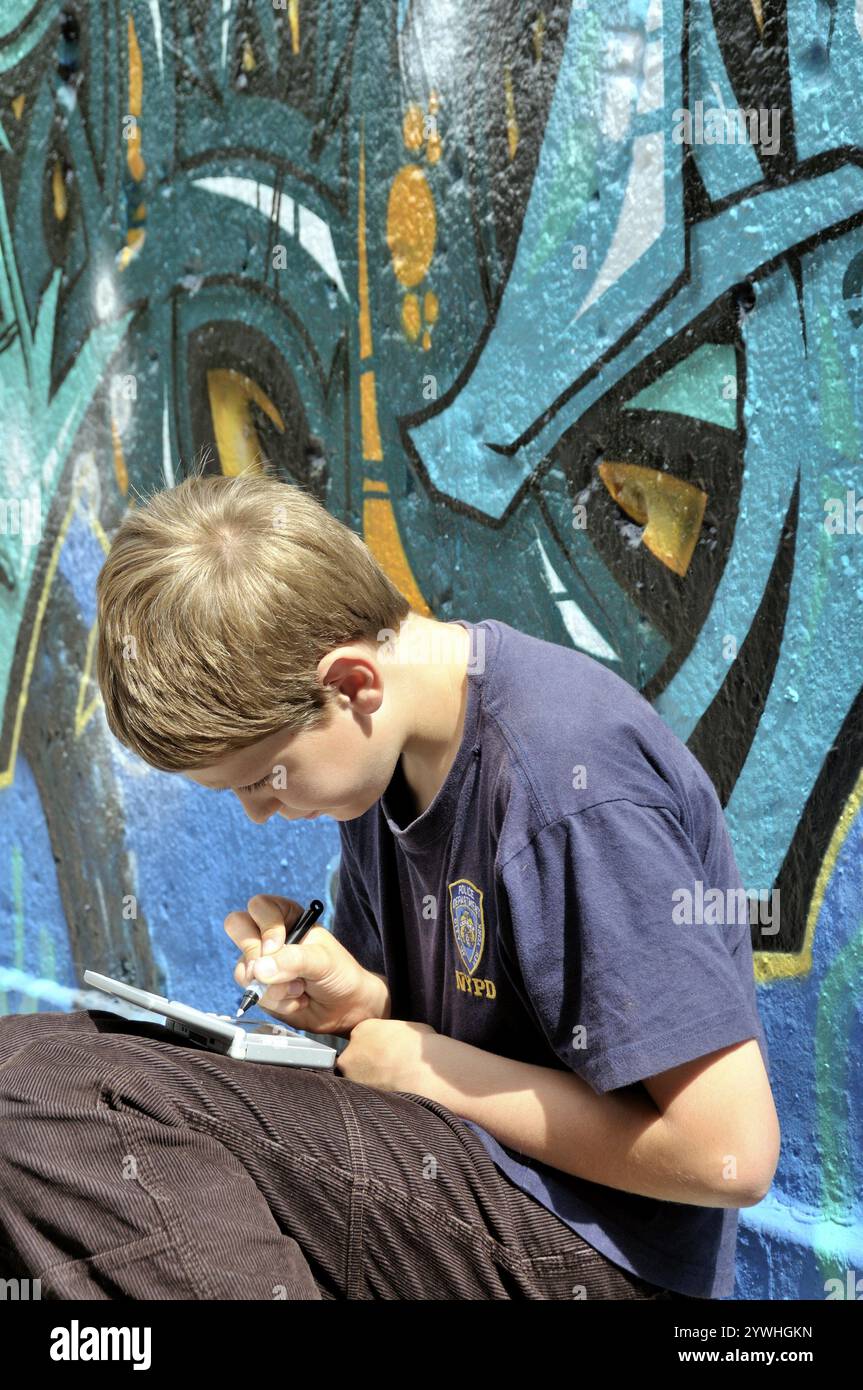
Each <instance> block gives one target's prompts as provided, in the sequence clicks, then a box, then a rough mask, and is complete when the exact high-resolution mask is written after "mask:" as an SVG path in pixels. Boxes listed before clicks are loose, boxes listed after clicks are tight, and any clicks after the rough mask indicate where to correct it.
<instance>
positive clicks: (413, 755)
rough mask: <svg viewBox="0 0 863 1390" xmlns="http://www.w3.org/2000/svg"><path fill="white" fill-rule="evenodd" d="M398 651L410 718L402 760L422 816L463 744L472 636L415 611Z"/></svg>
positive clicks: (408, 621) (398, 667)
mask: <svg viewBox="0 0 863 1390" xmlns="http://www.w3.org/2000/svg"><path fill="white" fill-rule="evenodd" d="M397 647H398V657H397V663H396V669H397V670H398V672H399V681H400V691H401V698H402V699H403V701H404V702H405V720H406V736H405V740H404V742H403V744H402V751H401V756H400V762H401V769H402V773H403V776H404V779H405V782H406V783H407V786H408V788H409V790H410V792H411V794H412V796H413V800H414V804H415V808H416V814H417V815H418V816H421V815H422V814H423V812H424V811H425V810H427V808H428V807H429V806H430V805H431V803H432V801H433V800H434V798H435V796H436V795H437V793H438V791H439V790H440V788H441V787H442V786H443V783H444V782H445V780H446V777H447V773H448V772H449V770H450V768H451V767H452V765H453V762H454V761H455V756H456V753H457V752H458V750H459V745H460V744H461V740H462V734H463V732H464V719H465V713H466V710H467V689H468V680H467V668H468V661H469V657H470V647H471V635H470V632H469V631H468V629H467V628H464V627H462V626H461V625H460V624H459V623H441V622H438V621H437V620H436V619H435V618H424V617H421V616H420V615H419V614H417V613H413V612H412V613H411V614H410V615H409V616H408V618H407V619H406V620H405V622H404V623H403V624H402V627H401V630H400V633H399V637H398V640H397Z"/></svg>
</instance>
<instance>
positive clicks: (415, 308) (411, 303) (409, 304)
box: [402, 290, 422, 342]
mask: <svg viewBox="0 0 863 1390" xmlns="http://www.w3.org/2000/svg"><path fill="white" fill-rule="evenodd" d="M421 327H422V315H421V313H420V302H419V300H418V299H417V297H416V295H415V294H414V293H413V291H410V290H409V291H408V293H407V294H406V295H405V297H404V299H403V300H402V328H403V329H404V331H405V334H406V336H407V337H408V338H410V339H411V341H412V342H416V340H417V338H418V337H419V335H420V328H421Z"/></svg>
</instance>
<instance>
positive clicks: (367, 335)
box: [357, 118, 372, 358]
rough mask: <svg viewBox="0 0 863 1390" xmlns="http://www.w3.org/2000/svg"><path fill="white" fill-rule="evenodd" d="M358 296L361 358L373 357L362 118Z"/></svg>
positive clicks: (361, 125)
mask: <svg viewBox="0 0 863 1390" xmlns="http://www.w3.org/2000/svg"><path fill="white" fill-rule="evenodd" d="M357 296H358V298H359V301H360V320H359V325H360V357H361V358H363V357H371V355H372V316H371V310H370V307H369V258H368V248H367V246H366V142H365V134H364V121H363V119H362V118H360V161H359V180H358V186H357Z"/></svg>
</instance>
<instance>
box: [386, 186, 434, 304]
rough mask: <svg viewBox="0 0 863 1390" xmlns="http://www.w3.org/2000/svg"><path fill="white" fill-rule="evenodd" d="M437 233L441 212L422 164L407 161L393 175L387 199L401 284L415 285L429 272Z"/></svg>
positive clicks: (389, 228)
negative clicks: (436, 205) (436, 210)
mask: <svg viewBox="0 0 863 1390" xmlns="http://www.w3.org/2000/svg"><path fill="white" fill-rule="evenodd" d="M436 235H437V215H436V213H435V205H434V198H433V197H432V191H431V189H430V188H429V186H428V181H427V179H426V176H425V174H424V173H423V171H422V169H421V168H420V167H419V165H418V164H406V165H405V166H404V168H403V169H400V170H399V172H398V173H397V174H396V176H395V178H394V179H393V183H392V187H391V188H390V194H389V199H388V202H387V245H388V246H389V248H390V254H391V255H392V258H393V269H394V270H395V273H396V277H397V279H398V280H399V281H400V282H401V284H403V285H405V286H407V287H408V288H412V287H413V286H414V285H418V284H419V282H420V280H422V279H423V277H424V276H425V275H426V274H427V273H428V269H429V266H430V265H431V262H432V256H433V255H434V247H435V237H436Z"/></svg>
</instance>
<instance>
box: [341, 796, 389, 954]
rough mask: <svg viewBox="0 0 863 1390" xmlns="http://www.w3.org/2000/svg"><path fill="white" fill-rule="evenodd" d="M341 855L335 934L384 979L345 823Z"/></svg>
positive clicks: (370, 914) (378, 945)
mask: <svg viewBox="0 0 863 1390" xmlns="http://www.w3.org/2000/svg"><path fill="white" fill-rule="evenodd" d="M339 836H340V839H341V855H340V857H339V873H338V887H337V889H336V904H335V912H334V914H333V925H332V933H333V936H334V937H335V938H336V940H337V941H339V942H341V944H342V945H343V946H344V948H345V950H346V951H350V953H351V955H352V956H354V957H355V958H356V959H357V960H358V961H359V963H360V965H362V966H364V968H365V969H366V970H373V971H374V972H375V974H378V975H383V974H384V973H385V971H384V961H383V953H382V949H381V939H380V934H379V932H378V929H377V926H376V924H375V918H374V914H373V912H372V910H371V906H370V904H369V900H368V895H367V893H366V890H365V887H364V885H363V880H362V876H361V874H360V871H359V866H358V864H357V859H356V855H355V853H354V850H353V848H352V846H351V842H350V839H349V837H348V834H347V832H346V831H345V830H344V828H343V823H340V824H339Z"/></svg>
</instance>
